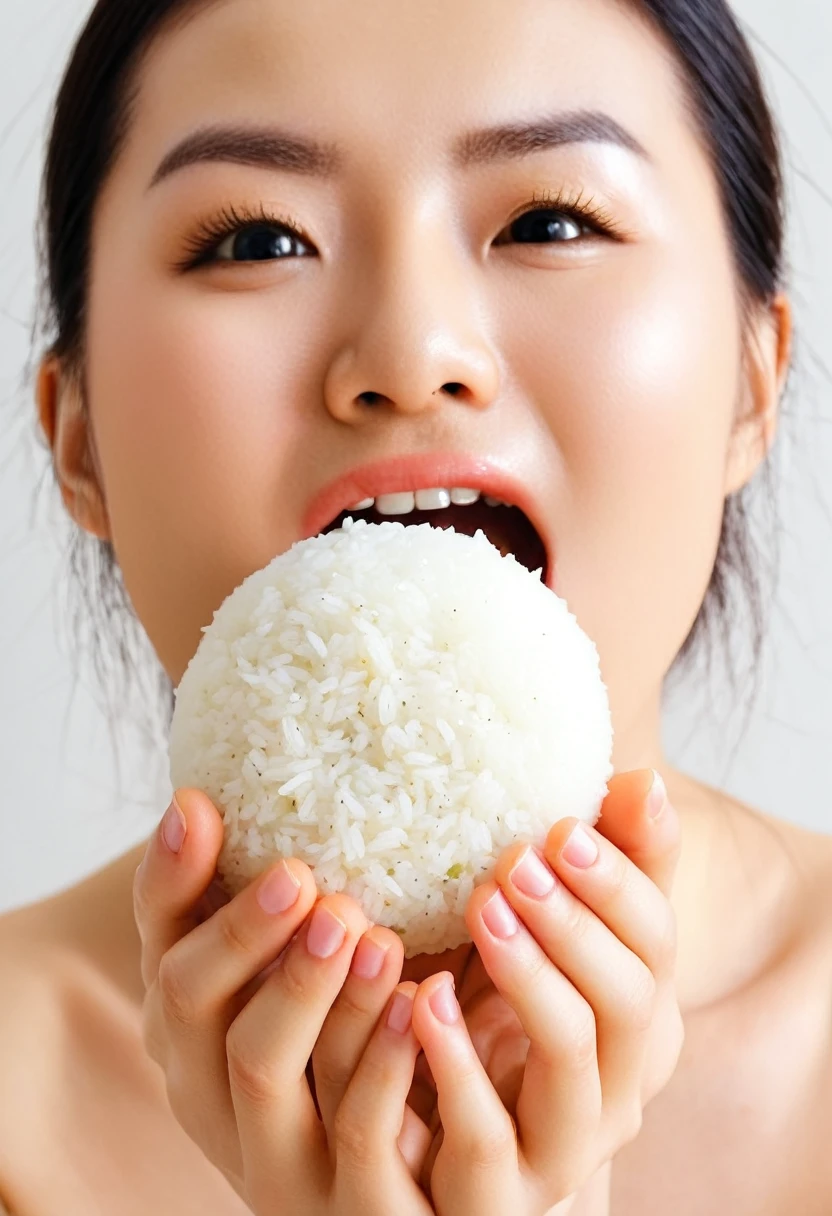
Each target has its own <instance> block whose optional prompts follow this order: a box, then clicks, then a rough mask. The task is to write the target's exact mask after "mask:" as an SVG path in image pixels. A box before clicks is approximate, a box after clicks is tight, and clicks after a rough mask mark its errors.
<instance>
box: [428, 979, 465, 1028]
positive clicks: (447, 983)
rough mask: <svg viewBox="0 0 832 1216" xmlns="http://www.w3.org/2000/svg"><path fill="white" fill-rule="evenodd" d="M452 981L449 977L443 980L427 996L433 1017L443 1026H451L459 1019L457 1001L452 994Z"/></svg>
mask: <svg viewBox="0 0 832 1216" xmlns="http://www.w3.org/2000/svg"><path fill="white" fill-rule="evenodd" d="M452 983H453V981H452V980H451V979H450V978H448V979H446V980H443V982H442V983H441V984H439V985H438V986H437V987H436V988H434V990H433V992H432V993H431V994H430V996H429V997H428V1004H429V1005H430V1007H431V1009H432V1010H433V1014H434V1017H435V1018H437V1019H438V1020H439V1021H440V1022H442V1023H444V1025H445V1026H453V1024H454V1022H456V1021H458V1020H459V1002H458V1001H457V999H456V997H455V996H454V990H453V988H452V987H451V985H452Z"/></svg>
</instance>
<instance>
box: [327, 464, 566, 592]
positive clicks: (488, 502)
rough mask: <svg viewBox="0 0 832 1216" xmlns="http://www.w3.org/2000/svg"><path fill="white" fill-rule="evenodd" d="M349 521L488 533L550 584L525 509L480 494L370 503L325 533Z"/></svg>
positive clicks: (395, 497)
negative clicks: (390, 522) (389, 522)
mask: <svg viewBox="0 0 832 1216" xmlns="http://www.w3.org/2000/svg"><path fill="white" fill-rule="evenodd" d="M342 501H343V500H342ZM348 518H352V519H365V520H367V522H368V523H374V524H378V523H383V522H384V521H385V520H388V521H390V520H392V521H396V522H398V523H403V524H431V526H432V527H434V528H454V529H455V531H457V532H464V533H465V534H466V536H473V535H474V534H475V533H476V532H478V531H482V532H484V533H485V535H486V536H487V537H488V539H489V540H490V541H491V544H492V545H494V547H495V548H497V549H499V551H500V553H502V554H503V556H504V557H505V556H506V555H507V554H509V553H511V554H513V555H514V557H515V558H516V560H517V561H518V562H520V563H521V564H522V565H524V566H525V567H526V569H527V570H531V571H532V572H533V573H536V572H537V571H540V572H541V579H542V581H543V582H544V583H547V582H548V577H549V570H548V558H547V552H546V545H545V544H544V542H543V540H542V539H541V537H540V535H539V533H538V531H537V529H536V528H535V526H534V524H533V523H532V521H531V520H530V519H529V517H528V516H527V515H526V513H525V512H524V511H523V510H522V509H521V508H520V507H517V506H513V505H511V504H510V503H506V502H502V501H501V500H499V499H496V498H493V497H490V496H486V495H483V494H481V492H480V491H479V490H474V489H466V488H457V489H444V488H435V489H425V490H416V491H415V492H413V491H403V492H401V493H394V494H382V495H379V497H377V498H365V499H362V500H361V501H360V502H358V503H355V504H354V505H353V506H352V507H350V508H348V509H347V510H345V511H342V512H341V513H340V514H339V515H337V516H336V517H335V519H333V520H332V521H331V522H330V523H329V524H327V526H326V527H325V528H323V529H322V531H323V532H324V533H326V532H332V531H334V530H335V529H337V528H340V527H341V526H342V524H343V522H344V520H345V519H348Z"/></svg>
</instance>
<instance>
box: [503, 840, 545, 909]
mask: <svg viewBox="0 0 832 1216" xmlns="http://www.w3.org/2000/svg"><path fill="white" fill-rule="evenodd" d="M510 877H511V881H512V882H513V883H514V885H515V887H517V890H518V891H522V892H523V894H524V895H531V896H532V897H533V898H534V899H543V897H544V896H545V895H548V894H549V892H550V891H552V890H553V889H554V886H555V876H554V874H553V873H552V871H551V870H550V869H549V867H548V866H547V865H546V863H545V861H542V860H541V858H540V857H539V856H538V855H537V853H536V852H535V851H534V849H533V848H531V847H530V848H528V849H526V851H525V853H524V854H523V856H522V857H521V858H520V860H519V861H518V863H517V865H516V866H515V867H514V869H513V870H512V871H511V875H510Z"/></svg>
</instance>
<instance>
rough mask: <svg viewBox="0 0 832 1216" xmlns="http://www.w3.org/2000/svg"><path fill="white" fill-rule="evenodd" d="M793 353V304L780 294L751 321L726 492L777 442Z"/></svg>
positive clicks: (737, 487)
mask: <svg viewBox="0 0 832 1216" xmlns="http://www.w3.org/2000/svg"><path fill="white" fill-rule="evenodd" d="M791 352H792V308H791V303H790V301H789V299H788V297H787V296H786V295H785V294H782V293H781V294H779V295H777V296H776V297H775V298H774V299H773V300H772V302H771V304H770V305H769V306H768V307H767V308H766V309H764V310H761V311H760V312H759V313H758V314H757V316H756V318H755V319H754V321H752V322H751V323H750V325H749V330H748V332H747V334H746V337H745V343H744V351H743V380H742V386H741V392H740V405H739V408H738V409H737V412H736V415H735V419H734V426H733V429H732V433H731V440H730V445H729V450H728V460H727V464H726V481H725V495H726V497H727V496H728V495H729V494H734V493H736V492H737V491H738V490H740V489H742V487H743V486H745V485H747V484H748V482H749V481H750V480H751V478H752V477H753V476H754V474H755V473H756V471H757V469H758V468H759V466H760V465H761V464H762V462H763V461H764V460H765V458H766V456H767V455H768V453H769V452H770V451H771V448H772V445H773V444H774V438H775V435H776V432H777V423H778V418H779V413H780V402H781V399H782V396H783V392H784V390H785V387H786V381H787V379H788V374H789V368H790V365H791Z"/></svg>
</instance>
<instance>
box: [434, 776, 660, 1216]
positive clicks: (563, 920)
mask: <svg viewBox="0 0 832 1216" xmlns="http://www.w3.org/2000/svg"><path fill="white" fill-rule="evenodd" d="M656 804H658V805H659V806H660V814H659V815H658V817H657V818H651V817H650V815H649V811H650V809H651V808H652V807H653V806H654V805H656ZM573 828H575V829H576V832H575V835H574V836H573V835H571V833H572V829H573ZM573 844H574V846H575V848H574V852H573V850H572V845H573ZM679 852H680V824H679V818H678V815H677V814H676V812H675V811H674V809H673V807H672V806H671V805H670V803H669V802H668V801H667V798H666V795H665V792H664V786H663V783H662V781H661V778H658V780H657V781H656V782H655V783H654V782H653V773H652V770H647V771H639V772H632V773H626V774H621V775H619V776H616V777H613V778H612V780H611V781H610V783H609V794H608V796H607V798H606V799H605V801H604V804H603V807H602V818H601V819H600V820H599V824H598V829H597V830H596V829H593V828H587V827H586V826H585V825H579V823H578V821H577V820H574V819H563V820H560V821H559V822H558V823H556V824H555V825H554V827H553V828H552V830H551V832H550V833H549V836H548V838H547V840H546V843H545V846H544V848H543V850H542V854H541V853H540V852H538V851H537V850H536V849H534V848H531V847H530V846H527V845H522V844H518V845H515V846H512V848H510V849H508V850H507V851H506V852H505V853H504V854H503V855H502V856H501V858H500V860H499V863H498V865H497V868H496V870H495V876H494V877H495V881H488V882H485V883H483V884H482V885H481V886H479V887H477V888H476V889H475V891H474V893H473V895H472V896H471V899H470V901H469V903H468V907H467V909H466V914H465V919H466V922H467V925H468V928H469V930H470V933H471V936H472V938H473V940H474V945H475V947H476V955H478V957H473V959H472V965H471V967H469V969H468V971H467V972H466V975H465V979H464V983H463V985H462V989H463V991H461V994H460V995H461V999H462V1003H463V1007H464V1010H465V1013H464V1017H463V1016H460V1008H459V1005H458V1003H457V1001H456V998H455V996H454V993H453V990H452V987H451V983H450V979H451V977H450V976H449V975H448V973H447V972H440V973H438V974H436V975H433V976H430V977H429V978H428V979H426V980H424V981H423V982H422V983H421V985H420V987H419V989H418V991H417V993H416V997H415V1001H414V1008H413V1029H414V1032H415V1034H416V1037H417V1038H418V1039H419V1041H420V1043H421V1046H422V1049H423V1051H424V1054H425V1059H426V1061H427V1065H428V1066H429V1069H430V1072H431V1074H432V1077H433V1081H434V1083H435V1086H436V1094H437V1106H438V1119H439V1121H441V1127H437V1129H436V1136H435V1139H434V1143H433V1146H432V1148H431V1151H430V1153H429V1154H428V1158H427V1160H426V1162H425V1167H424V1172H423V1186H425V1189H426V1190H427V1191H428V1192H429V1194H430V1197H431V1200H432V1203H433V1205H434V1207H435V1209H436V1212H437V1213H438V1214H439V1216H506V1213H509V1212H511V1213H516V1214H517V1216H521V1214H522V1216H544V1214H545V1213H549V1212H550V1211H551V1209H553V1208H555V1210H556V1212H557V1214H558V1216H562V1214H565V1213H566V1212H568V1211H569V1210H570V1209H571V1208H572V1206H573V1204H574V1202H575V1200H576V1197H577V1194H578V1192H580V1190H581V1188H583V1187H584V1186H585V1185H586V1184H588V1183H589V1182H590V1180H591V1179H592V1178H593V1176H595V1175H596V1174H597V1173H598V1171H599V1170H601V1169H602V1168H603V1167H604V1166H605V1165H606V1163H607V1162H609V1161H611V1160H612V1158H613V1157H614V1156H615V1154H616V1153H617V1152H618V1151H619V1149H621V1148H622V1147H623V1146H624V1145H625V1144H627V1143H628V1142H630V1141H631V1140H633V1139H635V1137H636V1135H637V1134H638V1132H639V1130H640V1128H641V1123H642V1110H643V1108H644V1106H645V1105H646V1104H647V1103H648V1102H649V1101H650V1100H651V1099H652V1098H653V1097H654V1096H655V1095H656V1094H657V1093H658V1092H659V1091H660V1090H661V1089H663V1088H664V1086H665V1085H666V1084H667V1082H668V1081H669V1079H670V1077H671V1076H672V1074H673V1072H674V1070H675V1068H676V1065H677V1062H678V1059H679V1055H680V1052H681V1048H682V1043H683V1041H684V1029H683V1023H682V1017H681V1014H680V1011H679V1006H678V1003H677V1000H676V994H675V990H674V969H675V958H676V926H675V918H674V914H673V910H672V908H671V905H670V901H669V895H670V890H671V886H672V882H673V877H674V874H675V870H676V865H677V862H678V858H679ZM593 854H595V856H594V857H593ZM524 859H525V860H526V862H527V863H531V864H530V865H529V866H528V869H527V870H526V871H525V873H526V878H525V880H524V878H523V871H522V870H521V865H520V863H521V862H522V861H523V860H524ZM492 981H493V984H492ZM464 989H468V992H467V994H466V992H465V991H464ZM556 1205H558V1206H556ZM553 1216H554V1214H553Z"/></svg>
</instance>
